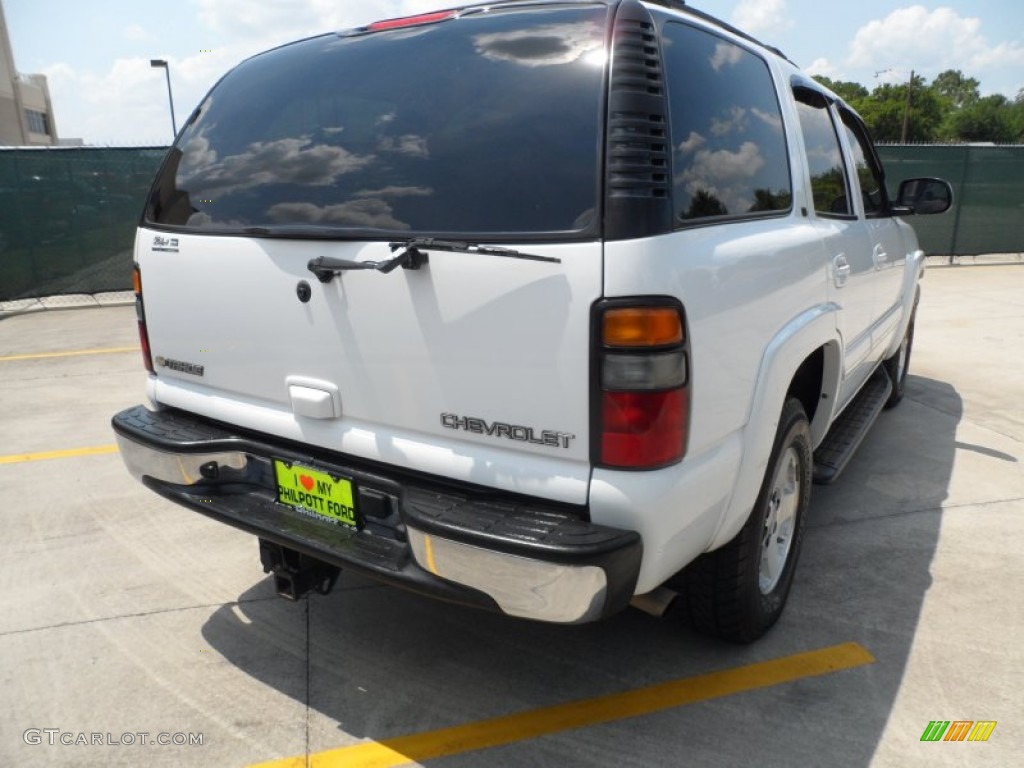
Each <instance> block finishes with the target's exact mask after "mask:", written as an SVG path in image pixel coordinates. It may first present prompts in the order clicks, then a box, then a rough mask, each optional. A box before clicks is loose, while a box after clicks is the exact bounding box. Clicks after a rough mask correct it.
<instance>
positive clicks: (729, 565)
mask: <svg viewBox="0 0 1024 768" xmlns="http://www.w3.org/2000/svg"><path fill="white" fill-rule="evenodd" d="M812 462H813V457H812V452H811V432H810V428H809V427H808V424H807V415H806V414H805V413H804V409H803V406H802V405H801V404H800V401H799V400H797V399H795V398H792V399H790V400H788V401H786V404H785V406H784V407H783V409H782V418H781V419H780V420H779V428H778V431H777V432H776V435H775V443H774V445H773V446H772V452H771V458H770V459H769V461H768V469H767V471H766V472H765V476H764V480H763V482H762V483H761V490H760V492H759V493H758V495H757V502H756V503H755V504H754V509H753V510H752V511H751V513H750V517H749V518H748V519H747V522H746V523H745V524H744V526H743V528H742V529H741V530H740V532H739V533H738V534H737V535H736V537H735V538H734V539H733V540H732V541H730V542H729V543H728V544H726V545H725V546H724V547H722V548H721V549H718V550H715V551H714V552H708V553H706V554H704V555H701V556H700V557H699V558H698V559H697V560H695V561H694V562H693V563H691V564H690V565H689V566H688V567H687V568H686V569H685V570H684V571H683V572H682V574H681V578H680V579H679V580H678V581H677V584H679V586H681V587H682V589H681V598H682V599H681V600H679V601H677V602H678V603H679V604H680V606H679V608H681V610H682V611H683V612H684V615H685V618H687V619H688V620H689V622H690V624H691V625H692V626H693V628H694V629H696V630H697V631H698V632H701V633H702V634H706V635H711V636H713V637H718V638H721V639H723V640H729V641H732V642H737V643H750V642H753V641H754V640H756V639H757V638H759V637H761V636H762V635H763V634H764V633H765V632H767V631H768V630H769V629H770V628H771V626H772V625H773V624H774V623H775V622H776V621H777V620H778V618H779V616H780V615H781V614H782V609H783V607H784V606H785V604H786V598H787V597H789V589H790V587H791V586H792V584H793V572H794V571H795V570H796V563H797V559H798V558H799V555H800V545H801V543H802V541H803V531H804V517H805V515H806V511H807V505H808V502H809V500H810V494H811V473H812V469H813V466H812ZM780 486H782V487H780ZM794 495H795V498H793V496H794ZM783 506H785V508H786V510H788V512H787V517H786V519H785V520H784V521H783V523H784V526H783V527H785V528H786V529H787V533H788V538H786V540H785V542H784V540H783V538H782V537H780V536H778V535H777V534H778V530H777V526H778V524H779V521H780V517H779V512H780V511H784V510H783ZM787 522H788V523H789V524H788V525H786V523H787ZM769 525H771V526H773V529H772V533H771V534H768V526H769ZM773 539H774V541H773ZM772 547H774V549H772ZM783 549H784V550H785V552H784V553H783V552H781V550H783ZM780 563H781V567H780ZM773 564H774V567H773Z"/></svg>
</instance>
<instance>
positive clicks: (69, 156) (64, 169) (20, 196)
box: [0, 147, 167, 301]
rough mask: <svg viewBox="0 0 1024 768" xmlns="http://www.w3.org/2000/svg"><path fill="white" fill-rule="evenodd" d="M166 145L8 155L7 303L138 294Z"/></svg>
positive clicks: (2, 173)
mask: <svg viewBox="0 0 1024 768" xmlns="http://www.w3.org/2000/svg"><path fill="white" fill-rule="evenodd" d="M166 151H167V148H166V147H138V148H131V149H115V148H92V147H61V148H41V149H28V148H18V149H6V148H4V149H0V301H7V300H11V299H23V298H34V297H40V296H57V295H63V294H69V293H100V292H103V291H116V290H126V289H130V288H131V264H132V245H133V243H134V239H135V227H136V225H137V224H138V221H139V216H140V214H141V213H142V205H143V202H144V200H145V198H146V192H147V191H148V190H149V186H150V184H151V183H152V181H153V177H154V176H155V175H156V171H157V168H159V166H160V162H161V161H162V160H163V157H164V154H165V153H166Z"/></svg>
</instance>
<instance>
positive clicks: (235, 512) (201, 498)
mask: <svg viewBox="0 0 1024 768" xmlns="http://www.w3.org/2000/svg"><path fill="white" fill-rule="evenodd" d="M204 424H205V422H204V421H203V420H202V419H200V418H199V417H195V416H192V415H191V414H183V413H181V412H171V413H169V414H168V413H167V412H163V411H161V412H156V413H154V412H151V411H148V410H146V409H143V408H141V407H139V408H136V409H129V410H128V411H124V412H122V413H121V414H118V415H117V416H115V417H114V422H113V426H114V431H115V433H116V436H117V443H118V446H119V448H120V450H121V456H122V459H123V460H124V463H125V465H126V467H127V468H128V470H129V472H131V474H132V475H133V476H134V477H136V478H137V479H139V480H140V481H142V482H143V483H144V484H145V485H146V486H147V487H149V488H151V489H152V490H154V491H156V492H157V493H159V494H161V495H162V496H164V497H166V498H169V499H171V500H173V501H175V502H177V503H179V504H183V505H185V506H187V507H190V508H192V509H195V510H196V511H198V512H201V513H203V514H204V515H207V516H209V517H213V518H214V519H217V520H220V521H221V522H225V523H228V524H229V525H233V526H235V527H238V528H241V529H243V530H246V531H249V532H250V533H253V534H255V535H257V536H259V537H260V538H265V539H267V540H269V541H274V542H276V543H278V544H280V545H281V546H284V547H288V548H293V549H295V550H297V551H300V552H304V553H305V554H307V555H309V556H310V557H313V558H315V559H319V560H322V561H324V562H327V563H330V564H332V565H336V566H338V567H340V568H343V569H344V568H348V569H353V570H358V571H360V572H363V573H365V574H366V575H368V576H370V577H374V578H379V579H381V580H383V581H386V582H389V583H393V584H395V585H396V586H403V587H407V588H409V589H412V590H413V591H417V592H421V593H426V594H428V595H432V596H435V597H440V598H442V599H445V600H451V601H454V602H460V603H465V604H470V605H476V606H478V607H485V608H490V609H497V610H500V611H502V612H504V613H506V614H508V615H510V616H517V617H522V618H528V619H535V620H539V621H545V622H553V623H582V622H587V621H592V620H595V619H598V618H601V617H602V616H606V615H609V614H610V613H614V612H616V611H618V610H620V609H621V608H624V607H625V606H626V605H627V604H628V603H629V601H630V599H631V598H632V596H633V594H632V592H633V587H634V586H635V584H636V576H637V573H638V572H639V565H640V556H641V552H642V548H641V544H640V540H639V536H637V535H636V534H635V533H633V532H628V531H619V530H616V529H610V528H605V527H603V526H597V525H593V524H591V523H588V522H586V521H585V520H582V519H580V518H579V516H578V515H576V516H573V515H570V514H569V513H568V512H566V511H564V510H561V509H559V508H557V507H554V506H552V505H550V504H549V503H547V502H545V501H543V500H540V499H538V500H536V503H533V502H532V501H530V500H527V501H525V502H524V501H523V500H522V499H520V498H516V499H511V498H509V499H499V500H498V501H495V500H494V498H493V495H492V494H488V496H487V497H486V498H479V497H476V496H474V495H473V492H474V489H466V492H465V493H457V492H452V491H451V490H450V487H449V486H444V487H443V488H441V487H440V486H439V487H438V488H441V489H440V490H439V489H438V488H433V487H429V488H428V487H424V486H423V485H422V483H423V481H422V480H421V479H420V480H416V479H411V478H407V477H405V476H404V475H403V474H402V473H401V470H399V469H396V468H394V467H374V468H373V470H372V472H370V471H367V469H366V468H365V466H364V465H363V463H360V468H356V467H354V466H348V465H346V463H345V460H344V457H338V456H333V455H329V456H328V455H325V456H318V457H317V458H316V459H311V458H310V457H309V456H308V455H304V456H296V455H294V454H293V451H292V449H290V448H288V447H285V446H284V445H280V444H276V443H275V442H274V440H273V438H269V437H268V438H266V439H264V438H263V437H262V436H259V437H253V436H248V435H246V436H242V435H235V434H231V433H228V432H226V431H225V430H224V428H222V427H219V426H213V425H210V426H209V427H208V430H209V434H208V435H207V436H206V437H204V429H203V428H204ZM183 425H184V426H183ZM182 434H184V435H185V438H186V439H184V440H181V443H180V444H179V445H176V444H175V442H176V440H178V439H179V438H178V437H176V436H178V435H182ZM271 457H274V458H281V459H285V460H295V461H299V462H302V463H310V462H312V463H315V464H316V466H320V467H322V468H327V469H330V470H332V471H335V472H336V473H337V474H339V475H343V476H348V477H351V478H352V481H353V483H354V486H355V487H356V488H358V489H360V492H364V491H366V492H370V493H373V494H375V495H376V496H377V497H380V496H381V495H384V496H385V497H386V498H387V499H389V502H388V503H389V504H391V507H392V508H393V510H394V511H393V512H392V513H391V518H390V519H377V518H370V517H367V518H366V526H365V527H364V529H362V530H360V531H358V532H356V531H354V530H351V529H345V528H339V527H336V526H332V525H330V524H328V523H322V522H320V521H319V520H311V519H310V518H309V517H306V516H303V515H301V514H299V513H297V512H296V511H295V510H294V509H292V508H291V507H288V506H285V505H282V504H279V503H277V501H276V486H274V485H273V481H272V480H271V478H273V471H272V458H271Z"/></svg>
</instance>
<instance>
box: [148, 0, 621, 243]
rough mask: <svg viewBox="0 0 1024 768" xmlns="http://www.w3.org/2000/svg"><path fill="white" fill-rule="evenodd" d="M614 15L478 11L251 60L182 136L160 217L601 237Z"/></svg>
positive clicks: (253, 224)
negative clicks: (608, 47)
mask: <svg viewBox="0 0 1024 768" xmlns="http://www.w3.org/2000/svg"><path fill="white" fill-rule="evenodd" d="M606 15H607V9H606V8H605V7H604V6H593V7H592V6H573V7H566V6H563V7H556V8H548V9H539V8H531V9H528V10H527V9H515V10H503V11H491V12H488V13H482V12H469V13H467V14H466V15H464V16H462V17H461V18H457V19H452V20H448V21H444V22H441V23H436V24H429V25H425V26H418V27H408V28H403V29H394V30H388V31H383V32H375V33H371V34H355V35H348V36H346V35H344V34H341V35H334V34H332V35H324V36H321V37H317V38H313V39H310V40H306V41H302V42H299V43H294V44H292V45H288V46H284V47H282V48H278V49H275V50H273V51H270V52H268V53H265V54H261V55H259V56H256V57H254V58H252V59H249V60H247V61H245V62H243V63H242V64H241V65H239V66H238V67H237V68H236V69H234V70H233V71H232V72H230V73H229V74H228V75H227V76H225V78H224V79H223V80H222V81H221V82H220V83H219V84H218V85H217V86H216V87H215V88H214V89H213V90H212V91H211V92H210V94H209V95H208V96H207V98H206V99H205V101H204V102H203V103H202V104H201V105H200V108H199V109H198V110H197V115H196V116H195V118H194V119H193V121H192V122H191V123H190V124H189V126H188V127H187V129H186V130H185V131H184V132H183V134H182V135H181V137H180V138H179V140H178V141H177V142H176V144H175V146H174V147H173V148H172V149H171V152H170V153H169V156H168V159H167V161H166V163H165V165H164V168H163V170H162V171H161V174H160V177H159V178H158V179H157V183H156V184H155V185H154V188H153V191H152V194H151V196H150V200H149V205H148V206H147V209H146V219H147V221H148V222H149V223H152V224H155V225H157V226H163V227H169V228H184V229H187V230H192V231H199V232H221V233H243V232H247V231H248V232H249V233H250V234H253V233H254V234H260V233H261V232H262V231H263V230H265V231H266V232H267V233H268V234H273V233H275V232H278V233H284V234H287V233H289V232H294V233H296V234H302V233H310V234H313V235H316V234H318V233H319V234H323V235H325V236H333V235H338V236H341V237H346V236H351V237H357V236H366V237H374V236H380V237H387V236H392V235H395V234H399V233H401V234H402V235H413V234H415V235H445V234H458V235H469V234H473V233H479V234H487V235H491V236H495V235H502V234H507V235H510V236H515V235H522V234H534V235H537V234H548V235H551V234H555V235H559V234H561V235H577V236H578V235H582V234H587V233H593V232H595V231H596V227H597V224H598V216H597V210H598V208H597V206H598V192H599V188H600V185H599V178H598V174H599V170H600V163H599V156H600V142H601V139H602V137H601V131H600V125H601V119H600V115H601V110H602V105H603V101H602V92H603V83H604V66H605V58H606V57H605V50H604V46H605V43H604V38H605V27H606ZM254 228H258V229H255V230H254Z"/></svg>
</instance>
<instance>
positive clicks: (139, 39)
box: [121, 24, 153, 43]
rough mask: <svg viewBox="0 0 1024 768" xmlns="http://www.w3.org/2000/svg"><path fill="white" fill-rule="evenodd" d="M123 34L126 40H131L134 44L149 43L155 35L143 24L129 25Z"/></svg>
mask: <svg viewBox="0 0 1024 768" xmlns="http://www.w3.org/2000/svg"><path fill="white" fill-rule="evenodd" d="M121 34H122V35H124V39H125V40H130V41H131V42H133V43H147V42H149V41H150V40H152V39H153V35H152V34H151V33H150V32H149V30H147V29H146V28H145V27H143V26H142V25H141V24H129V25H128V26H127V27H125V28H124V29H123V30H122V31H121Z"/></svg>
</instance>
